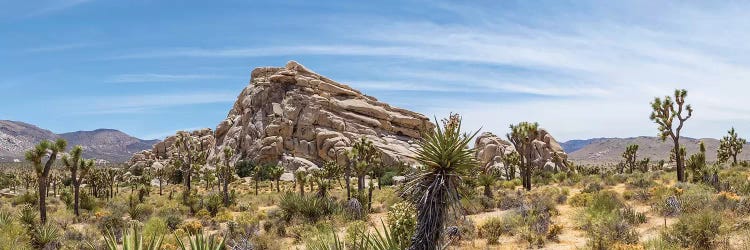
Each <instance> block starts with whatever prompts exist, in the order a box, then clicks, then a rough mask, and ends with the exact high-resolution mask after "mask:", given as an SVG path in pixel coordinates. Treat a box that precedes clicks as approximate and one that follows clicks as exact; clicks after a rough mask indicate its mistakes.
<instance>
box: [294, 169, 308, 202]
mask: <svg viewBox="0 0 750 250" xmlns="http://www.w3.org/2000/svg"><path fill="white" fill-rule="evenodd" d="M306 182H307V172H306V171H302V170H297V171H294V184H295V185H297V186H299V194H300V196H304V195H305V183H306Z"/></svg>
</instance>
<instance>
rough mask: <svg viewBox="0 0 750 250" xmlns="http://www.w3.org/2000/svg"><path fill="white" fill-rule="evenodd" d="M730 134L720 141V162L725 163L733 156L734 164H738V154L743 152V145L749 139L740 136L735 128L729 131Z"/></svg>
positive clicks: (718, 151)
mask: <svg viewBox="0 0 750 250" xmlns="http://www.w3.org/2000/svg"><path fill="white" fill-rule="evenodd" d="M727 133H728V135H726V136H724V138H722V139H721V141H719V149H718V150H717V154H718V159H719V162H721V163H724V162H727V161H728V160H729V158H732V165H737V155H739V154H740V153H742V147H743V146H745V143H747V140H745V139H743V138H740V137H739V136H738V135H737V132H736V131H734V128H732V129H730V130H729V131H727Z"/></svg>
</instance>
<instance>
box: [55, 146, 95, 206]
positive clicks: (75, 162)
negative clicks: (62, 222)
mask: <svg viewBox="0 0 750 250" xmlns="http://www.w3.org/2000/svg"><path fill="white" fill-rule="evenodd" d="M82 153H83V148H82V147H81V146H75V147H74V148H73V150H71V151H70V153H69V154H67V155H63V157H62V161H63V164H65V167H66V168H67V169H68V171H70V180H71V182H72V184H73V211H74V212H75V214H76V217H79V216H81V213H80V212H79V211H78V210H79V205H78V203H79V202H80V191H81V183H83V179H84V178H87V175H88V174H89V170H91V168H92V167H93V166H94V160H85V159H83V158H82V157H81V154H82Z"/></svg>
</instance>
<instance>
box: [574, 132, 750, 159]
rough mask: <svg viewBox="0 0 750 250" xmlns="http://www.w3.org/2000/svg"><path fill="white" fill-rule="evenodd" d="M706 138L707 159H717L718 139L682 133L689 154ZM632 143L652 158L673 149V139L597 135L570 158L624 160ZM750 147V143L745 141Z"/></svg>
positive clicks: (666, 155) (746, 154)
mask: <svg viewBox="0 0 750 250" xmlns="http://www.w3.org/2000/svg"><path fill="white" fill-rule="evenodd" d="M701 140H703V142H704V143H705V145H706V151H707V152H706V160H708V161H716V149H717V148H718V147H719V140H717V139H712V138H703V139H694V138H687V137H683V138H681V139H680V143H681V144H682V145H684V146H685V148H686V149H687V154H688V156H689V155H691V154H694V153H697V152H698V143H699V142H700V141H701ZM631 144H638V145H639V148H638V158H642V157H649V158H651V160H654V161H656V160H669V154H670V152H671V150H672V142H671V141H670V140H669V139H667V141H665V142H662V141H661V140H660V139H659V138H657V137H652V136H640V137H632V138H605V139H595V140H593V141H591V142H590V143H588V144H587V145H586V146H584V147H582V148H580V149H578V150H576V151H573V152H569V156H570V160H572V161H573V162H575V163H577V164H613V163H618V162H620V161H621V160H622V157H621V155H622V152H623V151H625V147H627V146H628V145H631ZM745 148H746V149H748V148H749V147H748V145H745ZM739 158H742V159H750V151H749V150H745V151H743V152H742V153H741V154H740V157H739Z"/></svg>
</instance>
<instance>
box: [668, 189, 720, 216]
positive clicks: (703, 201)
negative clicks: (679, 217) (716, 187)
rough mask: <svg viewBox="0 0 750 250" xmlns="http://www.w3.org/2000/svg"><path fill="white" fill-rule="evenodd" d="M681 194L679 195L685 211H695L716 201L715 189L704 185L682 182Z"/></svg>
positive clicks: (678, 197) (681, 205)
mask: <svg viewBox="0 0 750 250" xmlns="http://www.w3.org/2000/svg"><path fill="white" fill-rule="evenodd" d="M681 185H682V188H680V187H678V190H679V189H682V190H684V191H682V194H681V195H678V196H677V199H678V200H679V201H680V207H681V208H682V212H683V213H693V212H697V211H699V210H702V209H703V208H704V207H706V206H708V205H710V204H712V202H713V201H714V191H713V189H712V188H710V187H707V186H704V185H694V184H687V183H682V184H681Z"/></svg>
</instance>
